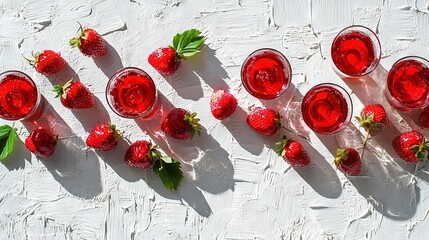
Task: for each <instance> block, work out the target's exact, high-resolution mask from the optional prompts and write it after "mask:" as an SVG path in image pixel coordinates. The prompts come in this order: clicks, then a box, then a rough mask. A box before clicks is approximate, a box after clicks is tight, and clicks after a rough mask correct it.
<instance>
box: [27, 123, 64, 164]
mask: <svg viewBox="0 0 429 240" xmlns="http://www.w3.org/2000/svg"><path fill="white" fill-rule="evenodd" d="M56 145H57V136H54V135H53V134H52V132H51V131H49V130H46V129H44V128H38V129H36V130H34V131H33V132H32V133H31V134H30V136H28V137H27V138H26V139H25V147H27V149H28V150H30V152H32V153H34V154H35V155H36V156H38V157H41V158H46V157H50V156H51V155H52V154H53V153H54V151H55V146H56Z"/></svg>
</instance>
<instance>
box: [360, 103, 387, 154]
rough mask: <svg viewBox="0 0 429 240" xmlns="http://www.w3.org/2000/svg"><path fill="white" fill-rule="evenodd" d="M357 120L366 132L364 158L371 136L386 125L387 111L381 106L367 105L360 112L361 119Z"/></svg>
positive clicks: (363, 149) (363, 148)
mask: <svg viewBox="0 0 429 240" xmlns="http://www.w3.org/2000/svg"><path fill="white" fill-rule="evenodd" d="M355 118H356V120H358V122H359V124H360V126H361V127H362V128H363V129H365V131H366V136H365V140H364V142H363V147H362V153H361V158H362V157H363V153H364V151H365V147H366V143H367V142H368V140H369V135H370V134H374V133H376V132H378V131H379V130H381V128H383V127H384V125H385V124H386V121H387V117H386V110H385V109H384V107H383V106H382V105H381V104H373V105H367V106H365V107H364V108H363V109H362V111H361V112H360V117H355Z"/></svg>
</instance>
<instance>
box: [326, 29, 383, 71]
mask: <svg viewBox="0 0 429 240" xmlns="http://www.w3.org/2000/svg"><path fill="white" fill-rule="evenodd" d="M354 28H356V29H359V30H361V31H362V32H363V33H365V34H367V33H368V34H367V35H368V36H369V38H370V39H371V40H372V39H373V38H374V39H376V40H377V41H373V42H375V43H376V44H377V46H378V49H379V53H378V56H376V58H375V59H376V60H377V64H374V67H372V69H371V65H370V67H368V69H370V71H365V72H364V73H362V74H356V75H350V74H347V73H344V72H343V71H341V70H340V69H339V68H338V67H337V65H336V64H335V62H334V61H333V57H332V52H333V48H334V42H335V40H337V39H338V37H340V36H342V34H344V33H345V32H346V31H347V30H350V29H354ZM374 49H377V47H374ZM376 52H377V51H376ZM381 54H382V51H381V42H380V39H379V38H378V36H377V34H376V33H375V32H374V31H373V30H371V29H370V28H368V27H365V26H363V25H357V24H355V25H350V26H348V27H345V28H343V29H342V30H341V31H340V32H338V34H337V35H336V36H335V38H334V40H332V43H331V59H332V62H333V63H334V66H335V67H336V68H337V69H338V71H340V72H341V73H342V74H345V75H346V76H350V77H363V76H366V75H368V74H370V73H372V72H373V71H374V70H375V69H376V68H377V66H378V65H379V64H380V60H381Z"/></svg>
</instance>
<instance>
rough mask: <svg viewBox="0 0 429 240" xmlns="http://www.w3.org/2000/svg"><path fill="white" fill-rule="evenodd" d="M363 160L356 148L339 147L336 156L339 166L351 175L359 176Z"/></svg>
mask: <svg viewBox="0 0 429 240" xmlns="http://www.w3.org/2000/svg"><path fill="white" fill-rule="evenodd" d="M361 164H362V163H361V160H360V156H359V153H358V152H357V151H356V150H355V149H354V148H338V149H337V156H336V157H335V165H336V166H337V168H338V169H339V170H340V171H341V172H343V173H345V174H347V175H351V176H357V175H359V174H360V171H361Z"/></svg>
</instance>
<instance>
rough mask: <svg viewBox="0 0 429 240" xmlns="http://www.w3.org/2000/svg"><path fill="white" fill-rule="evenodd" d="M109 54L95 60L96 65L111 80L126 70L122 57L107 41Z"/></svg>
mask: <svg viewBox="0 0 429 240" xmlns="http://www.w3.org/2000/svg"><path fill="white" fill-rule="evenodd" d="M106 45H107V54H106V55H104V56H102V57H98V58H94V62H95V65H97V67H98V68H100V69H101V71H103V73H104V75H106V77H107V78H110V77H112V76H113V74H115V73H116V72H117V71H119V70H120V69H122V68H124V65H123V64H122V60H121V56H120V55H119V53H118V52H117V51H116V49H115V48H114V47H113V46H112V45H110V44H109V43H108V42H107V41H106Z"/></svg>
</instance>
